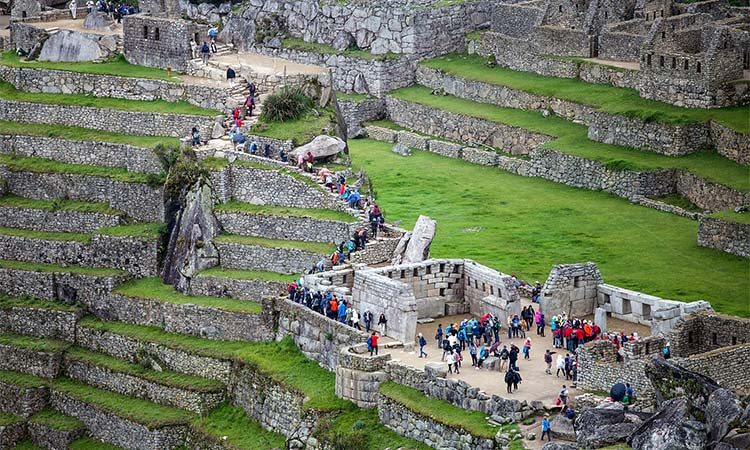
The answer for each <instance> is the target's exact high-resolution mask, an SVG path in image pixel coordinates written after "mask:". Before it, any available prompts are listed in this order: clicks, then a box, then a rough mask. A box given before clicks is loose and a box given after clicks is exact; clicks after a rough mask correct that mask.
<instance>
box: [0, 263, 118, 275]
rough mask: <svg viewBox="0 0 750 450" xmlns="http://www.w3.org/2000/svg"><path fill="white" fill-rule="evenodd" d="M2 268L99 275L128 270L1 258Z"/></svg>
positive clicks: (0, 266) (0, 265) (115, 273)
mask: <svg viewBox="0 0 750 450" xmlns="http://www.w3.org/2000/svg"><path fill="white" fill-rule="evenodd" d="M0 268H2V269H16V270H28V271H32V272H47V273H76V274H82V275H91V276H98V277H114V276H119V275H126V274H127V272H125V271H122V270H117V269H106V268H93V267H81V266H74V265H66V266H64V267H63V266H58V265H55V264H44V263H32V262H23V261H8V260H2V259H0Z"/></svg>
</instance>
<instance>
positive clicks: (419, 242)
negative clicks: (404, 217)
mask: <svg viewBox="0 0 750 450" xmlns="http://www.w3.org/2000/svg"><path fill="white" fill-rule="evenodd" d="M436 227H437V222H436V221H434V220H432V219H430V218H429V217H427V216H419V218H418V219H417V223H415V224H414V229H413V230H412V232H411V238H410V239H409V243H408V244H407V245H406V250H404V257H403V258H402V262H403V263H416V262H421V261H424V260H425V259H427V258H429V256H430V245H432V240H433V239H434V238H435V229H436Z"/></svg>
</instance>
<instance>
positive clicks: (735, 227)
mask: <svg viewBox="0 0 750 450" xmlns="http://www.w3.org/2000/svg"><path fill="white" fill-rule="evenodd" d="M698 245H700V246H701V247H709V248H715V249H717V250H721V251H724V252H727V253H732V254H734V255H738V256H744V257H745V258H750V224H744V223H737V222H730V221H727V220H721V219H715V218H713V217H706V216H703V217H701V218H700V219H699V220H698Z"/></svg>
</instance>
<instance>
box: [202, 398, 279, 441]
mask: <svg viewBox="0 0 750 450" xmlns="http://www.w3.org/2000/svg"><path fill="white" fill-rule="evenodd" d="M192 425H193V427H194V428H195V429H197V430H198V431H200V432H202V433H204V434H207V435H209V436H212V437H213V439H215V440H216V441H219V442H221V441H225V442H226V443H227V444H229V445H230V446H231V448H233V449H237V450H269V449H283V448H285V447H284V444H285V442H286V439H285V438H284V436H283V435H281V434H279V433H274V432H271V431H266V430H265V429H264V428H263V427H262V426H261V425H260V424H259V423H258V422H257V421H255V420H253V419H251V418H250V417H248V416H247V414H246V413H245V411H244V410H243V409H242V408H238V407H236V406H233V405H230V404H228V403H225V404H223V405H221V406H220V407H218V408H216V409H214V410H212V411H211V412H210V413H208V415H207V416H206V417H201V418H198V419H195V420H194V421H193V424H192Z"/></svg>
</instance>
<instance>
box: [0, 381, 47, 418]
mask: <svg viewBox="0 0 750 450" xmlns="http://www.w3.org/2000/svg"><path fill="white" fill-rule="evenodd" d="M48 400H49V389H48V388H47V383H46V381H45V380H44V379H42V378H40V377H37V376H34V375H29V374H26V373H21V372H13V371H8V370H0V411H1V412H4V413H7V414H13V415H15V416H20V417H31V416H32V415H34V414H36V413H37V412H39V411H41V410H42V409H44V408H45V407H46V406H47V403H48Z"/></svg>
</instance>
